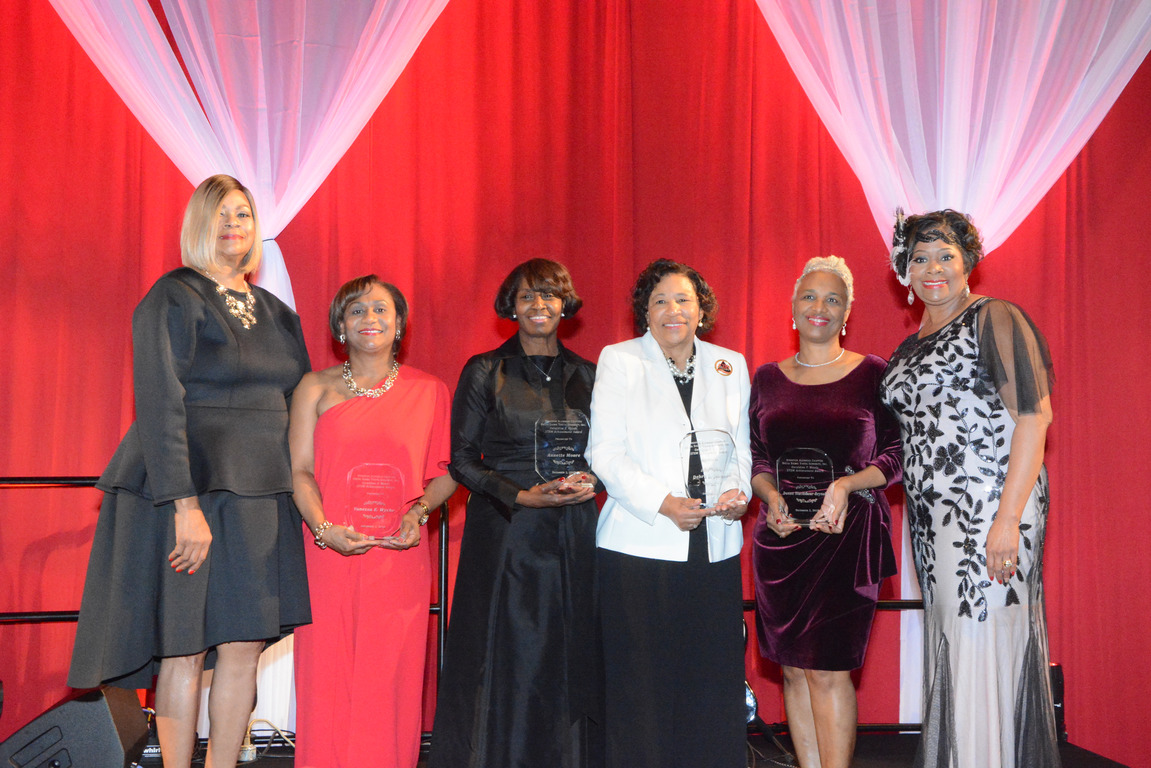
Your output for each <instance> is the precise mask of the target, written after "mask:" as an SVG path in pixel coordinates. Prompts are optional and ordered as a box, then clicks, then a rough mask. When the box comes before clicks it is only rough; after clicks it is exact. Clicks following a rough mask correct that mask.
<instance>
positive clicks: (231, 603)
mask: <svg viewBox="0 0 1151 768" xmlns="http://www.w3.org/2000/svg"><path fill="white" fill-rule="evenodd" d="M180 251H181V256H182V260H183V262H184V264H185V266H184V267H182V268H180V269H177V270H174V271H172V272H169V273H168V274H166V275H164V276H163V277H161V278H160V279H159V280H158V281H156V284H155V285H153V286H152V289H151V290H150V291H149V292H148V294H147V295H146V296H145V297H144V299H143V300H142V301H141V302H140V305H139V306H138V307H137V308H136V311H135V313H134V314H133V316H132V343H133V349H134V353H133V354H134V358H133V378H134V383H135V395H136V422H135V423H134V424H133V425H132V426H131V428H130V429H129V430H128V432H127V434H126V435H125V436H124V439H123V440H122V441H121V443H120V447H119V448H118V449H117V451H116V455H115V456H113V457H112V461H111V463H110V464H109V466H108V468H107V469H106V470H105V471H104V474H103V475H102V476H101V477H100V481H99V482H98V483H97V487H98V488H100V489H101V490H102V491H104V501H103V504H102V505H101V508H100V519H99V522H98V523H97V526H96V534H95V540H94V541H93V544H92V555H91V558H90V560H89V563H88V575H87V580H86V581H85V584H84V598H83V603H82V605H81V609H80V623H79V626H78V628H77V631H76V645H75V648H74V650H73V654H72V668H71V671H70V672H69V675H68V684H69V685H71V686H73V687H75V688H91V687H95V686H97V685H101V684H103V683H112V684H114V685H118V686H122V687H126V688H148V687H151V685H152V677H153V675H157V680H156V726H157V732H158V735H159V737H160V749H161V752H162V753H163V758H164V765H165V766H169V767H171V766H187V765H189V764H190V763H191V759H192V753H193V751H194V748H195V745H196V730H195V729H196V720H197V718H198V715H199V705H200V679H201V672H202V671H203V669H205V668H212V667H214V668H215V674H214V676H213V684H212V691H211V695H210V697H209V702H208V707H209V710H210V714H211V716H212V727H211V732H210V734H209V739H208V754H207V758H206V764H207V765H208V766H213V765H234V764H235V761H236V757H237V754H238V752H239V749H240V743H241V741H242V739H243V735H244V732H245V730H246V728H247V722H248V715H249V714H250V713H251V711H252V707H253V706H254V703H255V692H256V663H257V660H258V659H259V656H260V652H261V651H262V650H263V648H264V645H265V642H267V641H269V640H275V639H277V638H279V637H281V636H283V635H284V634H286V633H289V632H291V630H292V628H294V627H296V626H299V625H301V624H306V623H308V622H309V621H310V620H311V616H310V612H309V609H308V589H307V577H306V575H305V571H304V562H303V540H302V537H301V532H300V518H299V514H298V513H297V512H296V511H295V508H294V507H292V505H291V502H290V495H289V494H290V493H291V490H292V477H291V471H290V465H289V459H288V443H287V430H288V407H287V399H288V396H289V394H290V393H291V392H292V389H293V388H294V387H295V386H296V383H297V382H298V381H299V380H300V377H301V376H303V375H304V373H306V372H307V371H308V369H309V367H310V366H309V363H308V355H307V351H306V350H305V348H304V339H303V334H302V333H301V331H300V321H299V317H297V315H296V313H295V312H293V311H292V310H291V309H289V308H288V307H287V306H286V305H285V304H284V303H283V302H281V301H280V300H279V299H277V298H276V297H275V296H273V295H272V294H270V293H268V292H267V291H265V290H263V289H261V288H258V287H256V286H251V285H248V283H247V280H246V279H245V275H247V274H248V273H249V272H251V271H253V270H254V269H256V267H257V266H258V265H259V261H260V255H261V240H260V230H259V224H258V221H257V219H256V209H255V204H254V202H253V201H252V195H251V193H250V192H249V191H248V190H247V189H246V188H245V187H244V186H242V185H241V184H240V183H239V182H238V181H236V180H235V179H233V178H232V177H230V176H223V175H218V176H213V177H211V178H209V179H207V180H206V181H204V182H203V183H202V184H200V186H199V187H197V188H196V191H195V193H193V195H192V199H191V200H190V201H189V202H188V207H187V209H186V211H185V213H184V224H183V228H182V230H181V233H180Z"/></svg>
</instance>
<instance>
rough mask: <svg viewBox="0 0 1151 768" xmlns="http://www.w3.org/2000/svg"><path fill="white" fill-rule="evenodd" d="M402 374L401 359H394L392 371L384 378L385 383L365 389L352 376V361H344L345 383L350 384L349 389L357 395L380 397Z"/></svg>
mask: <svg viewBox="0 0 1151 768" xmlns="http://www.w3.org/2000/svg"><path fill="white" fill-rule="evenodd" d="M399 374H400V361H399V360H393V361H392V371H391V373H389V374H388V376H387V378H386V379H384V383H383V384H380V385H379V386H377V387H376V388H375V389H364V388H363V387H361V386H358V385H357V384H356V380H355V379H353V378H352V361H351V360H345V361H344V383H345V384H347V385H348V389H349V390H351V392H352V394H353V395H355V396H356V397H379V396H380V395H382V394H384V393H385V392H387V391H388V390H389V389H391V388H392V385H393V384H395V383H396V376H398V375H399Z"/></svg>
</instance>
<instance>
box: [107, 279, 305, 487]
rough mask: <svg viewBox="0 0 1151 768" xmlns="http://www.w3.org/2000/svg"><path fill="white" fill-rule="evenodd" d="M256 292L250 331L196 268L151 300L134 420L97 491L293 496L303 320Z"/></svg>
mask: <svg viewBox="0 0 1151 768" xmlns="http://www.w3.org/2000/svg"><path fill="white" fill-rule="evenodd" d="M252 291H253V292H254V295H255V300H256V304H255V309H254V312H255V316H256V320H257V322H256V324H255V325H253V326H252V327H251V328H248V329H245V328H244V327H243V326H242V325H241V323H240V321H239V320H238V319H237V318H235V317H233V316H232V315H231V314H229V313H228V308H227V305H226V304H225V301H224V299H223V297H222V296H220V295H218V294H217V292H216V284H215V283H214V282H212V281H211V280H209V279H208V278H207V277H205V276H203V275H202V274H200V273H199V272H196V271H195V270H193V269H189V268H187V267H181V268H180V269H177V270H174V271H172V272H169V273H168V274H166V275H164V276H163V277H161V278H160V279H159V280H157V281H156V284H155V285H153V286H152V288H151V290H149V291H148V294H147V295H146V296H145V297H144V299H143V300H142V301H141V302H140V304H139V306H137V307H136V311H135V312H134V313H133V315H132V343H133V379H134V387H135V395H136V421H135V423H133V424H132V426H131V427H130V428H129V429H128V432H127V434H125V435H124V439H123V440H122V441H121V442H120V446H119V448H117V450H116V453H115V455H114V456H113V457H112V461H111V462H110V463H109V465H108V468H107V469H105V470H104V474H103V475H101V476H100V480H99V482H98V483H97V484H96V485H97V487H98V488H100V489H101V490H103V491H115V490H124V491H128V492H130V493H133V494H136V495H139V496H142V497H143V498H146V499H150V500H152V501H153V502H155V504H156V505H157V506H159V505H161V504H166V503H168V502H171V501H173V500H174V499H179V498H186V497H189V496H194V495H198V494H202V493H207V492H210V491H221V490H223V491H231V492H232V493H235V494H238V495H241V496H263V495H268V494H273V493H284V492H290V491H291V490H292V477H291V463H290V457H289V454H288V402H289V399H290V397H291V393H292V390H293V389H294V388H295V386H296V384H297V383H298V382H299V380H300V378H301V377H302V376H303V375H304V374H305V373H307V372H308V371H309V370H310V369H311V365H310V363H309V361H308V353H307V350H306V349H305V347H304V337H303V333H302V331H301V328H300V318H299V316H298V315H297V314H296V313H295V312H293V311H292V310H291V309H290V308H289V307H288V306H287V305H286V304H284V303H283V302H282V301H280V300H279V299H278V298H276V297H275V296H273V295H272V294H271V293H269V292H268V291H266V290H264V289H262V288H259V287H257V286H252ZM233 295H235V296H236V297H237V298H243V294H240V293H238V292H233Z"/></svg>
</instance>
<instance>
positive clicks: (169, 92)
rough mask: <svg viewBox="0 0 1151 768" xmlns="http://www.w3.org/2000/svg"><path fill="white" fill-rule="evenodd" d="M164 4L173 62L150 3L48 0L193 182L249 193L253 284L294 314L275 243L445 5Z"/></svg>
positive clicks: (377, 0)
mask: <svg viewBox="0 0 1151 768" xmlns="http://www.w3.org/2000/svg"><path fill="white" fill-rule="evenodd" d="M161 1H162V3H163V10H164V15H165V16H166V18H167V21H168V24H169V26H170V28H171V30H172V36H173V38H174V39H175V41H176V45H177V47H178V49H179V52H180V57H181V58H180V60H177V58H176V55H175V53H174V52H173V51H172V48H171V46H170V44H169V43H168V40H167V37H166V36H165V34H164V31H163V29H162V27H161V26H160V23H159V22H158V21H157V19H156V16H155V15H154V14H153V11H152V7H151V5H150V4H149V2H148V0H51V2H52V4H53V6H55V8H56V10H57V12H59V14H60V17H61V18H62V19H63V20H64V22H65V23H66V24H67V25H68V28H69V29H70V30H71V31H72V34H73V35H75V36H76V39H77V40H78V41H79V42H80V44H81V45H82V46H83V47H84V50H85V51H87V53H88V55H89V56H90V57H91V58H92V61H93V62H94V63H95V64H96V66H97V67H99V69H100V71H101V73H103V74H104V76H105V77H106V78H107V79H108V82H109V83H110V84H111V85H112V87H113V88H115V89H116V92H117V93H119V94H120V97H121V98H123V99H124V103H125V104H127V105H128V108H129V109H131V110H132V113H133V114H135V115H136V117H137V119H138V120H139V121H140V123H141V124H142V125H143V126H144V127H145V128H146V129H147V130H148V133H150V134H151V135H152V138H153V139H155V140H156V143H157V144H159V145H160V146H161V147H162V148H163V150H164V151H165V152H166V153H167V154H168V156H169V157H170V158H172V162H174V163H175V164H176V166H177V167H178V168H179V169H180V171H181V172H182V173H183V174H184V176H185V177H187V179H188V181H190V182H191V183H192V184H193V185H196V184H199V183H200V182H201V181H202V180H203V179H205V178H207V177H208V176H211V175H212V174H214V173H229V174H232V175H233V176H235V177H236V178H238V179H240V181H241V182H243V183H244V184H245V185H246V186H248V187H249V188H250V189H251V190H252V193H253V194H254V195H255V197H256V205H257V207H258V209H259V213H260V224H261V227H262V229H263V235H264V238H265V239H266V242H265V243H264V262H263V265H262V266H261V268H260V274H259V276H258V277H257V281H258V282H259V284H260V285H262V286H264V287H265V288H267V289H268V290H270V291H272V293H274V294H276V295H277V296H279V297H280V298H281V299H283V300H284V301H285V302H287V303H288V304H289V305H290V306H293V307H294V306H295V300H294V298H293V296H292V283H291V279H290V278H289V276H288V272H287V268H286V267H285V266H284V257H283V254H282V253H281V252H280V248H279V246H278V245H277V244H276V242H275V238H276V236H277V235H279V234H280V232H281V231H283V229H284V227H285V226H286V225H287V224H288V222H289V221H291V220H292V217H293V216H295V215H296V213H297V212H298V211H299V210H300V208H301V207H302V206H303V205H304V203H306V202H307V201H308V198H309V197H311V196H312V193H313V192H315V191H316V188H317V187H318V186H319V185H320V183H321V182H322V181H323V180H324V179H325V178H326V177H327V175H328V173H330V172H331V170H332V167H333V166H335V164H336V162H337V161H338V160H339V159H340V158H341V157H342V156H343V154H344V152H345V151H346V150H347V148H348V146H349V145H350V144H351V143H352V141H353V140H354V139H355V138H356V136H357V135H359V133H360V131H361V130H362V129H363V127H364V124H365V123H366V122H367V121H368V118H370V117H371V116H372V113H373V112H375V111H376V108H377V107H378V106H379V105H380V102H381V101H382V100H383V98H384V95H385V94H387V92H388V91H389V90H390V89H391V87H392V84H393V83H394V82H395V81H396V78H397V77H399V75H400V73H401V72H402V71H403V69H404V67H405V66H407V63H408V60H409V59H410V58H411V56H412V53H414V52H415V50H416V47H417V46H418V45H419V44H420V41H421V40H422V39H423V38H424V35H425V34H426V33H427V31H428V28H429V27H430V26H431V25H432V22H434V21H435V20H436V18H437V17H438V16H439V14H440V12H441V11H442V10H443V8H444V6H445V5H447V2H448V0H367V1H366V2H348V3H326V2H315V0H313V1H312V2H309V0H262V1H261V2H247V3H238V2H227V1H226V0H161ZM180 61H182V62H183V64H184V66H185V67H186V68H187V71H188V75H189V76H190V77H191V82H189V81H188V77H187V76H185V74H184V72H183V71H182V70H181V67H180Z"/></svg>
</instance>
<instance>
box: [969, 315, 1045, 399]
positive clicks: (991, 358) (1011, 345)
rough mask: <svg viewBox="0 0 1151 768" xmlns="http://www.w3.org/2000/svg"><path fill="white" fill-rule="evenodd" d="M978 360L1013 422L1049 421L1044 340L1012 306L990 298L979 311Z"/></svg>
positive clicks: (1031, 323)
mask: <svg viewBox="0 0 1151 768" xmlns="http://www.w3.org/2000/svg"><path fill="white" fill-rule="evenodd" d="M978 323H979V357H980V360H981V362H982V367H983V369H984V370H985V371H986V372H987V374H988V375H989V376H990V379H991V383H992V384H993V385H994V387H995V389H996V391H998V392H999V396H1000V397H1001V398H1002V399H1003V403H1004V405H1006V406H1007V410H1008V411H1009V412H1010V414H1011V417H1012V418H1013V419H1018V418H1019V417H1020V416H1023V415H1031V414H1040V415H1043V416H1045V417H1046V419H1047V421H1050V420H1051V402H1050V399H1049V395H1050V394H1051V384H1052V383H1053V382H1054V380H1055V375H1054V373H1053V371H1052V368H1051V353H1050V351H1049V350H1048V348H1047V340H1046V339H1044V338H1043V334H1042V333H1040V332H1039V329H1038V328H1036V327H1035V323H1033V322H1031V318H1030V317H1028V316H1027V314H1026V313H1025V312H1024V311H1023V310H1022V309H1020V308H1019V307H1017V306H1015V305H1014V304H1012V303H1010V302H1007V301H1001V300H998V299H993V300H991V301H988V302H987V303H986V304H985V305H984V306H983V307H982V308H981V309H980V310H979V315H978Z"/></svg>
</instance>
